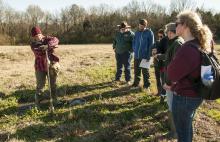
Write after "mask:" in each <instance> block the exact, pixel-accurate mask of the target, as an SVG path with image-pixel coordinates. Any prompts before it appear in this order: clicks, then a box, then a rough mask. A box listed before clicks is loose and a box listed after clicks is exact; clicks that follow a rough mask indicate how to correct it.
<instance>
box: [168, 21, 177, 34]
mask: <svg viewBox="0 0 220 142" xmlns="http://www.w3.org/2000/svg"><path fill="white" fill-rule="evenodd" d="M168 31H171V32H174V33H176V24H175V23H168V24H167V25H166V26H165V32H166V33H167V32H168Z"/></svg>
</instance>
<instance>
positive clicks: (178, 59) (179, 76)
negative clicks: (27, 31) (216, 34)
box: [167, 40, 201, 97]
mask: <svg viewBox="0 0 220 142" xmlns="http://www.w3.org/2000/svg"><path fill="white" fill-rule="evenodd" d="M192 44H197V45H198V44H199V42H198V41H197V40H191V41H188V42H185V43H184V44H183V45H182V47H181V48H180V49H179V50H178V51H177V53H176V55H175V57H174V59H173V61H171V63H170V64H169V65H168V70H167V74H168V78H169V79H170V80H171V81H172V84H173V85H172V90H173V91H174V92H176V93H177V94H178V95H182V96H188V97H198V94H197V93H196V91H195V89H194V88H193V82H192V81H190V79H189V76H190V78H199V76H200V71H201V55H200V52H199V51H198V49H196V47H193V45H192Z"/></svg>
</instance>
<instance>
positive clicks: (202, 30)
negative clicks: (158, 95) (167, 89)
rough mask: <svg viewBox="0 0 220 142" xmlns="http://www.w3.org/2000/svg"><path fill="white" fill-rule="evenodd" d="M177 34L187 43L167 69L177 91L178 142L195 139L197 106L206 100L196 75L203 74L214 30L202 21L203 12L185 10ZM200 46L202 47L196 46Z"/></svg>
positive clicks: (178, 21)
mask: <svg viewBox="0 0 220 142" xmlns="http://www.w3.org/2000/svg"><path fill="white" fill-rule="evenodd" d="M176 34H177V35H179V36H181V37H183V39H184V41H185V43H184V44H183V45H182V46H181V48H180V49H179V50H178V51H177V53H176V54H175V56H174V58H173V60H172V61H171V62H170V64H169V65H168V68H167V75H168V78H169V80H170V81H171V82H172V87H171V90H172V91H173V92H174V95H173V103H172V114H173V119H174V124H175V127H176V132H177V135H178V142H192V140H193V127H192V121H193V117H194V115H195V112H196V109H197V108H198V107H199V106H200V104H201V103H202V99H201V97H200V96H199V94H198V93H197V91H196V89H195V88H194V87H195V83H194V82H193V81H192V78H194V79H198V78H200V77H201V75H200V72H201V54H200V52H199V50H204V51H207V48H209V47H210V43H211V40H212V33H211V31H210V29H209V28H208V27H207V26H206V25H204V24H203V23H202V20H201V19H200V17H199V15H198V14H197V13H195V12H192V11H183V12H181V13H179V14H178V16H177V20H176ZM195 47H198V48H199V49H197V48H195Z"/></svg>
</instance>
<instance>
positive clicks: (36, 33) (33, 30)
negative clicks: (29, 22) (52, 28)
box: [31, 27, 42, 37]
mask: <svg viewBox="0 0 220 142" xmlns="http://www.w3.org/2000/svg"><path fill="white" fill-rule="evenodd" d="M38 34H42V33H41V30H40V27H33V28H32V29H31V35H32V37H34V36H36V35H38Z"/></svg>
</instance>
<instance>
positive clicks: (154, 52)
mask: <svg viewBox="0 0 220 142" xmlns="http://www.w3.org/2000/svg"><path fill="white" fill-rule="evenodd" d="M155 54H157V49H156V48H154V49H152V55H153V56H154V55H155Z"/></svg>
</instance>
